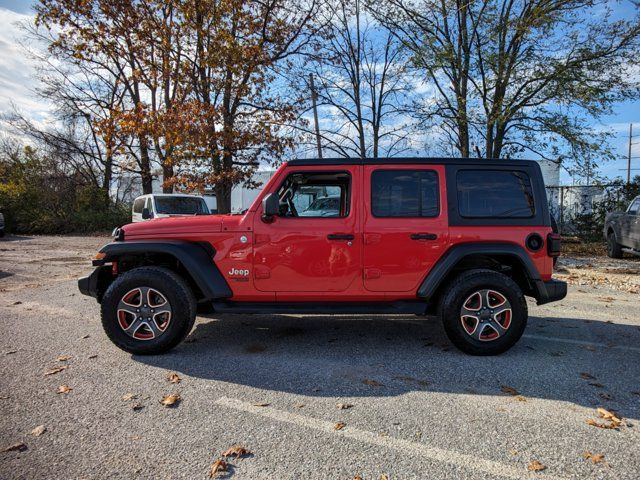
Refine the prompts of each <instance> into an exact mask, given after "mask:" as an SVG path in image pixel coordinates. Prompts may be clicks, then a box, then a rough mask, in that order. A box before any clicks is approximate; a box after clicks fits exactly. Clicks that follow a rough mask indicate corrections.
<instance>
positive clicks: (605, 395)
mask: <svg viewBox="0 0 640 480" xmlns="http://www.w3.org/2000/svg"><path fill="white" fill-rule="evenodd" d="M598 396H599V397H600V398H602V399H603V400H611V399H612V398H613V397H612V396H611V394H610V393H599V394H598Z"/></svg>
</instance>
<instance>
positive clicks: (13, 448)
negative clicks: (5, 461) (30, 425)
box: [2, 442, 27, 452]
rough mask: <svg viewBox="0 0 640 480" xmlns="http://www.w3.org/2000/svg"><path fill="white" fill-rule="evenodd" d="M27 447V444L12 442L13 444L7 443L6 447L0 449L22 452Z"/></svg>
mask: <svg viewBox="0 0 640 480" xmlns="http://www.w3.org/2000/svg"><path fill="white" fill-rule="evenodd" d="M26 449H27V446H26V445H25V444H24V443H22V442H20V443H14V444H13V445H9V446H8V447H6V448H3V449H2V451H3V452H24V451H25V450H26Z"/></svg>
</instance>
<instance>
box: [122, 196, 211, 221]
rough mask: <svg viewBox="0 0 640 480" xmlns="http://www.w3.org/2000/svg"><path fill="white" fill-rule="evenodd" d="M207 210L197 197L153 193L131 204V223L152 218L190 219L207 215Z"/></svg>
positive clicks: (202, 199) (201, 199) (140, 197)
mask: <svg viewBox="0 0 640 480" xmlns="http://www.w3.org/2000/svg"><path fill="white" fill-rule="evenodd" d="M209 214H210V212H209V208H208V207H207V204H206V203H205V201H204V198H202V197H201V196H199V195H185V194H179V193H153V194H149V195H141V196H139V197H138V198H136V199H135V200H134V202H133V208H132V212H131V221H132V222H134V223H135V222H143V221H145V220H151V219H152V218H167V217H191V216H193V215H209Z"/></svg>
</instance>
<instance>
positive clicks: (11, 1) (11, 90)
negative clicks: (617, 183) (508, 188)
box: [0, 0, 640, 184]
mask: <svg viewBox="0 0 640 480" xmlns="http://www.w3.org/2000/svg"><path fill="white" fill-rule="evenodd" d="M612 4H613V5H614V6H615V8H617V11H616V13H618V14H620V15H621V16H626V15H631V14H632V10H631V9H632V8H633V7H632V6H631V5H630V4H629V3H626V4H625V5H624V6H622V7H620V6H618V5H617V2H612ZM31 5H32V2H30V1H29V0H0V113H1V112H3V111H6V110H8V109H10V108H11V107H12V105H15V106H16V107H17V108H18V109H19V110H20V111H22V112H23V113H24V114H27V115H28V116H30V117H32V118H33V119H34V120H36V121H38V122H46V121H47V120H48V110H49V106H48V105H47V103H46V102H45V101H43V100H41V99H38V98H36V97H35V95H34V94H33V89H34V88H36V87H37V82H36V80H35V78H34V65H33V62H32V61H31V60H29V59H28V58H27V56H26V54H25V52H24V49H23V48H22V47H21V46H20V37H21V32H20V30H19V29H18V28H17V27H16V26H15V23H16V22H21V21H28V20H29V18H30V16H31V15H33V11H32V9H31ZM630 123H633V124H634V130H635V133H637V134H638V137H636V138H635V139H634V142H636V144H635V145H633V147H632V156H636V157H640V101H635V102H624V103H620V104H617V105H615V106H614V111H613V113H612V114H611V115H608V116H606V117H603V118H601V119H600V121H599V122H598V123H597V124H596V126H598V127H600V128H603V129H611V130H613V131H614V132H615V135H616V136H615V138H614V139H613V140H612V142H611V146H612V148H613V150H614V152H615V153H616V154H617V157H618V159H617V160H616V161H614V162H608V163H606V164H602V165H599V171H600V173H601V174H602V175H604V176H606V177H609V178H615V177H623V178H625V177H626V167H627V150H628V136H629V124H630ZM631 162H632V163H631V167H632V168H635V169H637V170H635V171H632V175H633V174H636V175H640V158H636V159H632V161H631ZM571 181H572V179H571V178H569V176H568V175H567V174H566V173H565V174H563V177H562V182H563V183H567V184H568V183H571Z"/></svg>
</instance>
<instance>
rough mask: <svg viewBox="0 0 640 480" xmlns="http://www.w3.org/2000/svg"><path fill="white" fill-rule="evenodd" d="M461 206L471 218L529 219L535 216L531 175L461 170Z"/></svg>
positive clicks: (459, 187) (518, 172) (459, 185)
mask: <svg viewBox="0 0 640 480" xmlns="http://www.w3.org/2000/svg"><path fill="white" fill-rule="evenodd" d="M457 185H458V209H459V212H460V215H461V216H463V217H470V218H474V217H475V218H487V217H490V218H530V217H533V216H534V215H535V205H534V202H533V189H532V188H531V179H530V178H529V175H527V174H526V173H524V172H520V171H508V170H460V171H459V172H458V176H457Z"/></svg>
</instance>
